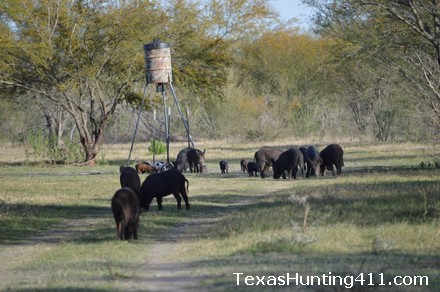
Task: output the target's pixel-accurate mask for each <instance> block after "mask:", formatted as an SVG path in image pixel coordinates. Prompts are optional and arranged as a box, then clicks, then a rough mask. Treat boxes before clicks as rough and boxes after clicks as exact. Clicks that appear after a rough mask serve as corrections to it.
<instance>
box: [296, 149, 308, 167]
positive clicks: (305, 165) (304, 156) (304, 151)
mask: <svg viewBox="0 0 440 292" xmlns="http://www.w3.org/2000/svg"><path fill="white" fill-rule="evenodd" d="M298 150H299V151H301V153H302V155H303V160H304V170H303V171H307V163H306V161H307V148H306V147H305V146H301V147H299V148H298Z"/></svg>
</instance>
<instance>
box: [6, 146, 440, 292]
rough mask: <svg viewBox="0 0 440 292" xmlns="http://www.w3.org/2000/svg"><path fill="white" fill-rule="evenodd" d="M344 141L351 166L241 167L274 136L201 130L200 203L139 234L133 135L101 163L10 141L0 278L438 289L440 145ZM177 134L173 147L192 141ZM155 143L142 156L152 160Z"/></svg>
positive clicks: (196, 182)
mask: <svg viewBox="0 0 440 292" xmlns="http://www.w3.org/2000/svg"><path fill="white" fill-rule="evenodd" d="M268 144H269V145H273V146H279V147H282V148H285V149H287V148H288V147H290V146H289V143H288V142H283V141H280V142H277V143H267V144H266V145H268ZM341 145H342V146H343V148H344V151H345V153H344V159H345V167H343V170H342V171H343V175H342V176H341V177H339V178H337V179H335V178H332V177H331V175H330V174H329V173H328V174H327V176H326V177H319V178H313V179H302V178H300V179H298V180H295V181H293V180H273V179H271V178H268V179H261V178H254V177H251V178H249V177H248V176H247V174H242V173H241V172H240V167H239V161H240V159H242V158H245V159H248V160H250V159H251V158H252V156H253V153H254V152H255V151H256V150H257V149H258V148H259V147H260V146H262V145H258V144H255V143H254V144H246V145H242V144H241V145H240V146H237V145H234V144H233V143H231V142H224V141H223V142H215V143H214V142H206V143H199V144H198V145H197V146H198V148H200V149H204V148H206V157H207V167H208V173H206V174H202V175H195V174H189V173H185V175H186V177H187V178H188V180H189V198H190V203H191V210H189V211H186V210H181V211H178V210H177V208H176V202H175V200H174V198H173V197H172V196H170V197H167V198H166V199H165V200H164V210H163V211H161V212H159V211H157V206H156V203H155V202H153V204H152V206H151V207H150V211H149V212H147V213H144V214H143V215H142V216H141V222H140V229H139V240H137V241H128V242H127V241H119V240H116V231H115V226H114V221H113V215H112V213H111V209H110V199H111V197H112V196H113V194H114V192H115V191H116V190H117V189H118V188H119V173H118V171H119V165H120V164H123V163H125V162H126V159H127V156H128V150H129V146H130V145H105V146H104V147H103V149H102V152H101V154H100V155H101V156H100V157H99V158H100V160H99V161H98V164H97V166H95V167H81V166H60V165H47V164H43V163H38V162H35V161H27V160H26V159H24V157H25V155H24V152H23V151H22V150H21V149H20V148H19V147H13V146H11V145H5V146H3V148H2V149H1V153H0V186H1V188H0V262H1V265H0V291H176V290H184V291H186V290H187V291H230V290H231V289H234V290H238V291H242V290H243V291H245V290H249V289H258V290H261V291H273V290H292V289H295V290H299V291H315V290H319V291H334V290H338V291H339V290H344V288H349V287H351V289H352V290H356V291H365V290H374V291H376V290H386V291H389V290H392V291H439V290H440V221H439V217H440V169H438V168H436V167H435V162H440V147H439V146H433V145H428V144H415V143H404V144H373V143H370V144H364V145H362V146H361V145H360V144H359V143H355V142H347V143H341ZM171 146H172V148H171V151H170V152H171V157H175V156H176V154H177V152H178V151H179V149H181V148H183V147H185V145H184V144H172V145H171ZM317 146H318V148H319V149H322V148H323V146H325V145H317ZM142 148H146V146H145V145H135V152H134V153H133V155H132V157H134V158H138V159H139V160H146V159H151V157H150V156H148V155H147V154H146V153H145V151H144V150H142ZM161 158H162V159H163V157H161ZM221 159H226V160H228V161H229V165H230V167H229V174H228V175H221V174H220V170H219V166H218V161H219V160H221ZM422 162H423V167H422V166H421V163H422ZM141 179H142V180H144V179H145V175H142V176H141ZM296 273H298V279H299V277H300V276H301V277H302V278H301V280H302V282H301V283H298V285H296V283H295V279H294V277H295V275H297V274H296ZM287 275H288V276H287ZM308 276H309V278H307V277H308ZM312 276H314V278H312ZM332 276H338V277H333V278H332ZM289 277H290V279H289V283H287V280H288V279H287V278H289ZM326 277H327V278H326ZM307 279H309V280H310V281H309V283H308V285H307V283H306V282H307ZM311 280H313V283H312V281H311ZM426 280H428V285H426ZM237 281H238V282H237ZM318 281H320V282H319V283H318ZM339 281H342V282H339ZM247 284H253V285H252V286H248V285H247ZM263 284H264V285H263ZM287 284H289V285H287ZM390 284H391V285H390ZM398 284H411V285H408V286H405V285H398ZM417 284H419V285H417ZM420 284H423V285H420Z"/></svg>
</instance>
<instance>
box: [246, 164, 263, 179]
mask: <svg viewBox="0 0 440 292" xmlns="http://www.w3.org/2000/svg"><path fill="white" fill-rule="evenodd" d="M247 171H248V174H249V177H251V176H258V175H257V173H258V172H260V166H258V164H257V163H256V162H253V161H249V162H248V164H247Z"/></svg>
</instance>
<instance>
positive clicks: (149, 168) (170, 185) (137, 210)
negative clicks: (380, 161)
mask: <svg viewBox="0 0 440 292" xmlns="http://www.w3.org/2000/svg"><path fill="white" fill-rule="evenodd" d="M343 155H344V151H343V150H342V148H341V146H340V145H338V144H330V145H328V146H327V147H325V148H324V149H323V150H322V151H321V152H319V151H318V149H317V148H316V147H315V146H308V147H299V148H298V149H297V148H290V149H288V150H285V151H284V150H281V149H278V148H273V147H266V146H264V147H262V148H260V149H259V150H258V151H257V152H255V154H254V159H253V161H249V162H247V161H246V160H244V159H242V160H241V161H240V167H241V170H242V171H243V172H244V173H245V172H247V173H248V174H249V176H257V174H258V173H260V175H261V178H265V177H267V174H268V172H269V170H270V168H272V172H273V178H274V179H279V178H280V177H281V176H282V177H283V178H284V179H286V178H293V179H296V178H297V176H298V171H300V172H301V175H302V177H307V178H308V177H313V176H315V177H316V175H317V173H319V174H320V175H321V176H324V174H325V171H326V170H329V171H331V172H332V175H333V176H337V175H340V174H341V168H342V166H344V159H343ZM219 166H220V172H221V173H222V174H227V173H228V168H229V167H228V162H227V161H226V160H221V161H220V162H219ZM335 168H336V171H335ZM188 169H189V170H190V172H192V173H203V172H206V163H205V151H201V150H199V149H195V148H185V149H182V150H181V151H180V152H179V154H178V155H177V158H176V160H175V161H174V162H173V163H172V164H171V165H166V164H164V163H156V164H155V165H151V164H149V163H147V162H142V163H138V164H137V165H136V167H135V168H133V167H126V166H121V167H120V183H121V189H119V190H118V191H116V193H115V194H114V196H113V198H112V203H111V207H112V211H113V215H114V219H115V223H116V232H117V236H118V238H119V239H121V240H123V239H130V238H131V237H133V238H134V239H137V228H138V224H139V217H140V215H141V213H142V212H144V211H148V209H149V207H150V204H151V201H152V200H153V199H154V198H156V201H157V204H158V207H159V210H162V199H163V197H164V196H168V195H170V194H173V195H174V197H175V198H176V201H177V209H179V210H180V209H181V207H182V205H181V203H182V198H183V200H184V202H185V207H186V209H187V210H189V209H190V204H189V201H188V187H189V182H188V180H187V179H186V178H185V176H184V175H183V174H182V173H183V172H184V171H187V170H188ZM142 173H150V174H149V175H148V176H147V178H146V179H145V180H144V182H143V183H142V184H141V180H140V177H139V174H142Z"/></svg>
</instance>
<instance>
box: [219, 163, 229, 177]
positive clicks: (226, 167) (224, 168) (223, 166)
mask: <svg viewBox="0 0 440 292" xmlns="http://www.w3.org/2000/svg"><path fill="white" fill-rule="evenodd" d="M218 164H219V165H220V172H221V173H222V174H228V172H229V165H228V162H227V161H226V160H221V161H220V162H219V163H218Z"/></svg>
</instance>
